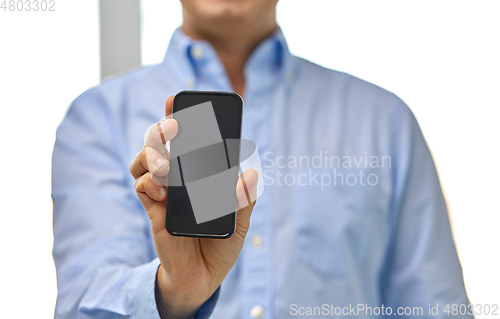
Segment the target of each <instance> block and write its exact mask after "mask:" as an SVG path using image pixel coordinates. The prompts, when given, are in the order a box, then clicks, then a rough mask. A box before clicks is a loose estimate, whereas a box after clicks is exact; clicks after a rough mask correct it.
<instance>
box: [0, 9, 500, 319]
mask: <svg viewBox="0 0 500 319" xmlns="http://www.w3.org/2000/svg"><path fill="white" fill-rule="evenodd" d="M103 1H104V2H106V0H103ZM134 1H135V2H134ZM125 2H131V3H136V4H137V8H138V9H137V10H136V11H137V13H138V17H140V21H139V18H138V19H137V21H136V22H137V30H138V32H137V36H136V37H135V38H134V36H135V35H134V34H133V33H132V34H131V37H132V38H133V39H132V40H133V41H136V45H137V46H138V47H137V48H136V54H135V56H134V57H133V58H132V62H131V63H132V64H134V63H135V64H143V65H147V64H153V63H158V62H160V61H161V60H162V58H163V55H164V53H165V51H166V48H167V45H168V42H169V39H170V36H171V34H172V32H173V31H174V29H175V28H176V27H178V26H179V25H180V24H181V21H182V17H181V6H180V3H179V2H178V1H172V0H170V1H167V0H141V1H140V2H139V0H127V1H123V2H122V3H125ZM109 4H110V3H108V6H107V7H106V6H105V7H103V4H102V3H101V5H100V4H99V1H88V0H85V1H84V0H72V1H64V2H63V1H57V0H56V1H55V7H54V8H55V11H51V12H49V11H43V12H42V11H39V12H33V11H31V12H23V11H22V12H16V11H9V10H8V9H7V10H4V9H0V133H1V134H0V141H1V146H2V153H1V154H2V157H1V164H2V165H1V167H2V168H3V172H2V173H3V174H2V177H3V180H4V182H3V184H2V186H1V193H0V198H1V203H2V204H1V207H2V208H1V210H0V211H1V215H2V217H1V220H0V247H1V252H2V259H1V265H0V295H1V296H2V298H1V299H0V305H1V307H0V309H1V310H0V311H1V317H4V318H25V317H26V318H27V317H30V318H51V317H53V311H54V303H55V298H56V295H57V288H56V274H55V269H54V264H53V261H52V257H51V249H52V241H53V237H52V201H51V198H50V192H51V189H50V170H51V168H50V165H51V153H52V147H53V144H54V140H55V131H56V128H57V126H58V124H59V123H60V121H61V120H62V119H63V117H64V114H65V112H66V110H67V108H68V106H69V104H70V103H71V101H72V100H73V99H74V98H75V97H76V96H78V95H79V94H80V93H82V92H83V91H84V90H86V89H87V88H89V87H91V86H94V85H97V84H99V82H100V78H101V61H103V60H105V59H106V56H105V55H102V54H101V53H100V50H101V49H105V48H106V45H107V43H108V42H107V41H104V40H106V39H101V34H102V31H103V30H102V29H101V28H100V26H103V27H105V23H107V22H106V21H108V22H109V19H113V17H115V15H116V16H119V14H121V13H123V10H124V7H122V6H121V5H114V6H113V5H111V6H110V5H109ZM103 8H105V10H106V12H102V11H103ZM139 9H140V10H139ZM100 11H101V12H100ZM139 11H140V16H139ZM499 12H500V2H499V1H495V0H492V1H483V0H480V1H432V2H431V1H398V0H392V1H387V0H379V1H368V0H365V1H359V0H351V1H332V0H312V1H307V2H306V1H299V0H281V1H280V2H279V4H278V22H279V24H280V26H281V27H282V29H283V32H284V34H285V37H286V38H287V40H288V44H289V47H290V49H291V51H292V53H294V54H295V55H298V56H301V57H304V58H306V59H308V60H311V61H313V62H315V63H318V64H320V65H323V66H325V67H328V68H333V69H336V70H339V71H344V72H347V73H350V74H353V75H355V76H357V77H360V78H362V79H364V80H367V81H369V82H372V83H375V84H377V85H379V86H381V87H383V88H385V89H387V90H389V91H392V92H394V93H396V94H397V95H399V96H400V97H401V98H402V99H403V100H404V101H405V102H406V103H407V104H408V105H409V106H410V108H411V109H412V111H413V112H414V114H415V116H416V118H417V120H418V122H419V123H420V126H421V128H422V130H423V132H424V136H425V138H426V140H427V143H428V144H429V146H430V148H431V151H432V153H433V156H434V159H435V162H436V165H437V167H438V170H439V174H440V178H441V183H442V186H443V189H444V192H445V194H446V198H447V202H448V206H449V211H450V217H451V221H452V227H453V232H454V237H455V242H456V245H457V248H458V253H459V257H460V260H461V262H462V267H463V271H464V277H465V284H466V288H467V291H468V294H469V297H470V299H471V302H473V303H475V304H490V305H491V304H500V255H499V247H498V246H499V243H500V231H499V224H500V202H499V200H498V198H499V196H500V186H499V182H500V170H499V169H498V164H497V161H498V160H499V159H500V148H499V140H500V125H499V123H498V122H499V116H500V58H499V57H500V41H499V39H500V19H499V18H498V14H499ZM100 13H101V18H100ZM103 14H107V16H106V15H103ZM103 17H104V18H105V19H108V20H104V21H103ZM134 21H135V20H134ZM100 22H101V23H100ZM110 32H113V30H111V31H110ZM139 35H140V40H139ZM101 40H103V41H104V42H103V41H101ZM108 44H109V43H108ZM107 47H108V48H109V45H108V46H107ZM129 62H130V61H129ZM125 63H127V62H125ZM133 66H134V65H132V66H131V67H133ZM103 67H104V66H103ZM106 72H108V73H111V74H112V73H113V72H116V70H109V69H108V70H105V72H104V73H106ZM106 75H109V74H104V76H106ZM478 317H479V318H483V317H484V318H486V317H488V316H478Z"/></svg>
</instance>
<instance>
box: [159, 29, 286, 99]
mask: <svg viewBox="0 0 500 319" xmlns="http://www.w3.org/2000/svg"><path fill="white" fill-rule="evenodd" d="M292 61H293V60H292V59H291V55H290V52H289V50H288V46H287V44H286V41H285V38H284V36H283V33H282V32H281V29H280V28H278V29H277V30H276V32H274V33H273V34H272V35H271V36H270V37H269V38H267V39H266V40H264V41H263V42H262V43H260V44H259V46H258V47H257V48H256V49H255V50H254V52H252V54H251V56H250V58H249V60H248V62H247V64H246V66H245V79H246V88H245V95H246V94H248V93H253V92H258V91H261V90H265V89H269V88H271V87H273V86H274V85H276V84H277V83H279V82H280V81H291V78H292V73H293V65H292ZM163 64H164V65H166V66H168V69H169V71H170V72H174V73H175V77H176V79H177V80H180V84H181V86H182V87H181V89H193V88H199V85H198V84H199V82H200V81H201V80H205V79H206V80H208V81H212V82H213V85H214V86H215V87H216V88H217V89H218V90H222V91H228V90H231V84H230V81H229V78H228V77H227V74H226V71H225V69H224V66H223V65H222V63H221V61H220V60H219V57H218V56H217V54H216V52H215V50H214V48H213V47H212V45H211V44H210V43H208V42H206V41H203V40H194V39H192V38H190V37H188V36H187V35H185V34H184V32H182V30H181V29H180V28H178V29H177V30H176V31H175V32H174V34H173V35H172V38H171V40H170V44H169V46H168V49H167V53H166V54H165V57H164V60H163Z"/></svg>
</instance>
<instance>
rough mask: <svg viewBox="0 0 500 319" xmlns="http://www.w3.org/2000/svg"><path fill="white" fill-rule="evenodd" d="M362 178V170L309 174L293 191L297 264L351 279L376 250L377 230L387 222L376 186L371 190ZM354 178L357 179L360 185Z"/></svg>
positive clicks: (309, 171) (313, 172)
mask: <svg viewBox="0 0 500 319" xmlns="http://www.w3.org/2000/svg"><path fill="white" fill-rule="evenodd" d="M359 173H360V170H359V169H357V170H356V169H343V168H340V169H339V168H336V169H333V168H332V169H328V170H324V169H322V170H315V169H309V170H307V171H305V172H302V174H306V175H307V177H308V183H306V185H304V183H303V184H302V185H301V186H298V187H295V188H294V194H293V200H292V201H293V205H292V207H293V209H294V214H295V222H296V223H295V226H296V245H297V246H296V247H297V249H296V252H297V258H298V259H299V261H300V262H302V263H304V264H306V265H307V266H308V267H310V268H312V269H314V270H316V271H318V272H320V273H322V274H327V275H339V276H341V275H346V274H347V273H348V272H349V271H350V270H351V269H353V267H354V268H356V267H358V266H359V265H360V264H362V263H363V262H365V261H366V260H367V257H368V255H369V252H370V250H371V247H373V246H374V245H377V238H376V228H377V225H378V224H380V223H381V222H382V219H381V214H380V213H379V211H380V209H379V205H377V195H376V193H377V188H376V187H377V185H373V186H370V185H369V184H368V183H367V182H366V175H365V180H364V181H363V180H360V178H359ZM322 174H328V175H330V177H331V179H332V181H331V182H330V184H329V185H325V183H326V182H327V181H328V179H327V178H326V177H323V178H324V181H325V183H323V185H322V183H321V178H322V176H323V175H322ZM339 174H340V175H339ZM350 174H354V175H357V179H356V183H353V182H354V177H353V176H352V175H350ZM315 175H316V176H317V178H316V180H317V181H318V182H317V183H316V182H315V180H314V176H315ZM348 175H349V177H347V176H348ZM341 176H342V178H341ZM302 177H303V180H304V175H302ZM334 177H336V181H335V182H334V181H333V178H334ZM346 177H347V179H346ZM363 184H364V185H363Z"/></svg>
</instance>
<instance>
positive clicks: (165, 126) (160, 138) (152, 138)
mask: <svg viewBox="0 0 500 319" xmlns="http://www.w3.org/2000/svg"><path fill="white" fill-rule="evenodd" d="M178 129H179V125H178V123H177V121H176V120H174V119H171V118H166V119H164V120H162V121H160V122H158V123H156V124H155V125H153V126H151V128H150V129H149V132H148V136H147V137H146V141H145V142H144V147H151V148H154V149H155V150H157V151H159V152H160V153H163V152H164V150H165V143H167V142H168V141H170V140H171V139H172V138H174V136H175V135H176V134H177V130H178Z"/></svg>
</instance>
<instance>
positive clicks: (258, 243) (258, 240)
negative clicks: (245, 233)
mask: <svg viewBox="0 0 500 319" xmlns="http://www.w3.org/2000/svg"><path fill="white" fill-rule="evenodd" d="M263 242H264V239H263V238H262V236H260V235H255V236H253V237H252V246H253V248H255V249H260V248H261V247H262V243H263Z"/></svg>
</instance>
